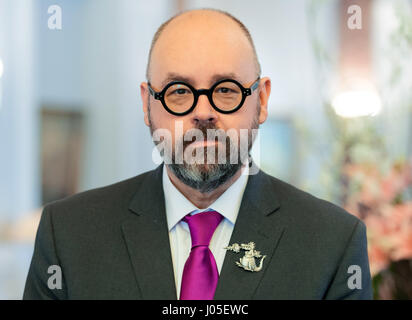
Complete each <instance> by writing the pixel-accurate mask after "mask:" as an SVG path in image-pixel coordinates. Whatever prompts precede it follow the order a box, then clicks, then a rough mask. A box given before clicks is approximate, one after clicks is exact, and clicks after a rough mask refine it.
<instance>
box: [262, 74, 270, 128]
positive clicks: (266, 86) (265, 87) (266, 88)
mask: <svg viewBox="0 0 412 320" xmlns="http://www.w3.org/2000/svg"><path fill="white" fill-rule="evenodd" d="M270 90H271V81H270V78H269V77H264V78H262V79H260V83H259V100H260V114H259V124H262V123H263V122H265V121H266V119H267V117H268V101H269V96H270Z"/></svg>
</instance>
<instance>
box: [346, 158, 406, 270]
mask: <svg viewBox="0 0 412 320" xmlns="http://www.w3.org/2000/svg"><path fill="white" fill-rule="evenodd" d="M343 173H344V174H345V175H346V177H347V178H348V179H349V181H350V186H349V188H348V190H349V194H348V197H347V201H346V204H345V205H344V207H345V209H346V210H347V211H349V212H351V213H352V214H354V215H356V216H358V217H359V218H360V219H362V220H363V221H364V222H365V224H366V226H367V236H368V252H369V262H370V267H371V273H372V275H376V274H378V273H379V272H380V271H381V270H383V269H385V268H387V267H388V266H389V265H390V263H391V262H393V261H398V260H403V259H412V200H411V199H409V200H405V199H404V198H405V195H406V192H407V190H408V188H409V187H411V186H412V162H407V161H397V162H396V163H394V164H393V165H392V166H391V167H390V168H389V170H387V171H386V172H384V171H383V170H380V169H379V168H378V166H377V165H371V164H370V163H362V164H353V163H348V164H346V165H345V166H344V168H343Z"/></svg>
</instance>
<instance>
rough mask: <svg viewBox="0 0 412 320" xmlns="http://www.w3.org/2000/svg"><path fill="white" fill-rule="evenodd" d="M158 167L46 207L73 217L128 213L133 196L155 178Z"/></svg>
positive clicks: (56, 212) (55, 212)
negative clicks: (96, 213) (95, 213)
mask: <svg viewBox="0 0 412 320" xmlns="http://www.w3.org/2000/svg"><path fill="white" fill-rule="evenodd" d="M156 170H157V169H153V170H150V171H146V172H144V173H141V174H139V175H136V176H134V177H131V178H128V179H125V180H122V181H119V182H116V183H113V184H110V185H106V186H103V187H98V188H94V189H89V190H86V191H82V192H79V193H76V194H74V195H71V196H68V197H66V198H63V199H59V200H56V201H53V202H50V203H48V204H46V206H45V209H48V210H50V212H52V213H53V215H66V214H70V216H71V218H72V219H73V218H75V216H76V215H81V216H84V215H85V214H86V213H90V214H92V213H93V212H99V213H100V214H104V212H110V213H111V214H113V213H126V212H128V207H129V205H130V202H131V201H132V199H133V197H134V196H135V194H136V193H137V192H139V189H141V188H142V186H144V185H145V184H147V183H148V182H149V181H151V180H152V179H154V178H155V172H156Z"/></svg>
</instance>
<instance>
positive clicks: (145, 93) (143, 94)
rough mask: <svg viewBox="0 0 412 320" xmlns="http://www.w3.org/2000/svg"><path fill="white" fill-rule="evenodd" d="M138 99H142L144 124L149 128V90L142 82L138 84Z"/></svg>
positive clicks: (145, 83)
mask: <svg viewBox="0 0 412 320" xmlns="http://www.w3.org/2000/svg"><path fill="white" fill-rule="evenodd" d="M140 98H141V99H142V106H143V113H144V123H145V124H146V125H147V126H148V127H150V120H149V99H150V97H149V88H148V86H147V82H142V83H141V84H140Z"/></svg>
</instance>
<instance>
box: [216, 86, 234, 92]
mask: <svg viewBox="0 0 412 320" xmlns="http://www.w3.org/2000/svg"><path fill="white" fill-rule="evenodd" d="M217 92H218V93H232V92H234V90H231V89H229V88H225V87H220V88H218V89H217Z"/></svg>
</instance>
